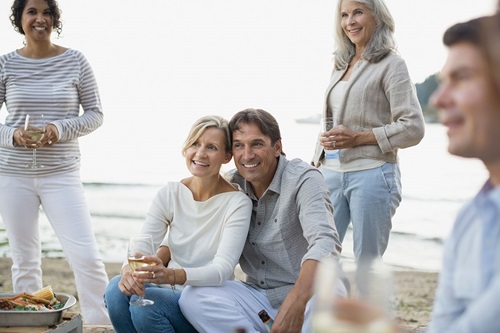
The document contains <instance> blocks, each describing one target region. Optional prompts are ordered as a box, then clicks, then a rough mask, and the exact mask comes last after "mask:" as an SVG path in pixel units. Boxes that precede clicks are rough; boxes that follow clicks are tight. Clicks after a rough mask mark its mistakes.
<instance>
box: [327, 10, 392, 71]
mask: <svg viewBox="0 0 500 333" xmlns="http://www.w3.org/2000/svg"><path fill="white" fill-rule="evenodd" d="M344 1H355V2H358V3H361V4H364V5H365V6H366V7H368V8H369V9H370V10H371V12H372V14H373V16H374V17H375V20H376V22H377V26H376V28H375V31H373V35H372V36H371V37H370V40H369V41H368V44H367V45H366V49H365V51H364V52H363V54H362V57H363V59H365V60H366V61H368V62H370V63H377V62H379V61H380V60H382V59H384V58H385V56H386V55H387V54H389V52H391V51H393V50H396V41H395V39H394V29H395V24H394V19H393V18H392V15H391V13H390V12H389V9H388V8H387V5H386V4H385V2H384V0H338V2H337V9H336V13H335V21H336V22H335V45H336V50H335V52H334V55H335V69H336V70H342V69H345V68H347V66H348V65H349V62H350V61H351V59H352V58H353V57H354V55H355V54H356V46H355V45H354V44H353V43H352V42H351V40H350V39H349V37H347V36H346V34H345V33H344V30H343V29H342V26H341V24H340V22H341V19H342V18H341V6H342V3H343V2H344Z"/></svg>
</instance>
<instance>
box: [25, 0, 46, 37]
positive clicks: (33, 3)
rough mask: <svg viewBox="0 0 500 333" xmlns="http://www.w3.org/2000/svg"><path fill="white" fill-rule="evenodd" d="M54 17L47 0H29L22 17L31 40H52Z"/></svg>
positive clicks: (26, 33)
mask: <svg viewBox="0 0 500 333" xmlns="http://www.w3.org/2000/svg"><path fill="white" fill-rule="evenodd" d="M53 24H54V22H53V18H52V13H51V11H50V7H49V5H48V4H47V2H46V1H45V0H28V1H27V2H26V6H25V7H24V10H23V14H22V17H21V26H22V29H23V31H24V34H25V35H26V40H27V41H28V42H30V41H34V42H36V41H47V40H49V41H50V34H51V33H52V27H53Z"/></svg>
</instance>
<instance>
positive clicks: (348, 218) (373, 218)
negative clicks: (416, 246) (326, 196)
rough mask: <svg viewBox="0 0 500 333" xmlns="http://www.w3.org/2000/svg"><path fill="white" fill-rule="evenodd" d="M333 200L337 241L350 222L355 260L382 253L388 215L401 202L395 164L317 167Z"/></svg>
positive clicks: (390, 221)
mask: <svg viewBox="0 0 500 333" xmlns="http://www.w3.org/2000/svg"><path fill="white" fill-rule="evenodd" d="M320 170H321V172H322V173H323V176H324V177H325V181H326V184H327V187H328V190H329V191H330V199H331V200H332V203H333V209H334V210H333V219H334V220H335V225H336V226H337V231H338V233H339V237H340V241H341V242H342V241H343V240H344V237H345V234H346V232H347V228H348V227H349V224H350V223H351V222H352V229H353V238H354V239H353V246H354V249H353V250H354V256H355V259H356V261H359V259H363V258H373V257H382V255H383V254H384V252H385V250H386V249H387V244H388V242H389V234H390V232H391V228H392V217H393V216H394V214H395V213H396V208H398V206H399V203H400V202H401V173H400V171H399V165H398V164H393V163H385V164H383V165H382V166H380V167H377V168H374V169H368V170H362V171H353V172H335V171H332V170H329V169H327V168H324V167H320Z"/></svg>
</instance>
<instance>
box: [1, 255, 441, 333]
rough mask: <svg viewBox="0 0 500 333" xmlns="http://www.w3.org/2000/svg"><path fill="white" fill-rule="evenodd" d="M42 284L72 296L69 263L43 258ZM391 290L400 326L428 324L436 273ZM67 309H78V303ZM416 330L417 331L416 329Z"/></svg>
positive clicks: (111, 270) (402, 276) (402, 275)
mask: <svg viewBox="0 0 500 333" xmlns="http://www.w3.org/2000/svg"><path fill="white" fill-rule="evenodd" d="M10 266H11V260H10V258H0V272H2V274H1V275H0V292H2V293H7V292H12V282H11V275H10ZM120 268H121V264H120V263H106V271H107V273H108V275H109V277H110V278H111V277H113V276H115V275H117V274H119V272H120ZM42 269H43V274H44V275H43V283H44V285H51V286H52V288H53V290H54V291H55V292H64V293H69V294H73V295H75V296H76V288H75V283H74V279H73V273H72V272H71V270H70V268H69V265H68V264H67V262H66V260H64V259H43V261H42ZM393 273H394V293H395V302H396V320H397V321H398V323H399V324H400V325H401V326H404V327H406V328H411V329H418V328H423V327H426V326H427V325H428V322H429V316H430V312H431V310H432V303H433V300H434V292H435V289H436V285H437V273H434V272H420V271H394V272H393ZM69 311H70V312H79V306H78V303H77V304H76V305H75V306H74V307H72V308H71V309H70V310H69ZM417 331H418V330H417Z"/></svg>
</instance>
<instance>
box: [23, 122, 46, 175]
mask: <svg viewBox="0 0 500 333" xmlns="http://www.w3.org/2000/svg"><path fill="white" fill-rule="evenodd" d="M24 131H25V133H26V134H27V135H28V139H27V140H26V147H27V148H31V149H33V158H32V162H31V164H27V165H26V167H30V168H32V169H37V168H43V167H44V166H43V165H42V164H38V163H37V160H36V149H37V148H38V147H40V146H41V145H42V143H41V141H42V139H43V138H44V136H45V119H44V117H43V114H27V115H26V120H25V122H24Z"/></svg>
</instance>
